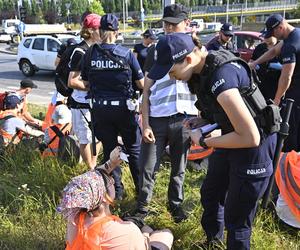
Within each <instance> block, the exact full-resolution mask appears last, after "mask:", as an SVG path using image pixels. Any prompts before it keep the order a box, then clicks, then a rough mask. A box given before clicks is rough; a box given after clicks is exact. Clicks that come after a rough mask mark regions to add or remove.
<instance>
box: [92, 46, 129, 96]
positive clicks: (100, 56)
mask: <svg viewBox="0 0 300 250" xmlns="http://www.w3.org/2000/svg"><path fill="white" fill-rule="evenodd" d="M87 53H88V54H87V57H88V59H87V62H88V63H89V73H88V79H89V83H90V91H91V94H92V96H93V98H94V99H96V100H97V99H107V100H114V99H115V100H117V99H118V100H119V99H128V98H131V97H132V95H133V93H134V90H133V87H132V71H131V68H130V66H129V64H128V62H127V58H126V57H127V55H128V53H129V49H127V48H125V47H122V46H120V45H117V46H116V47H115V48H114V49H113V51H110V50H108V49H104V48H102V47H101V45H99V44H94V45H93V46H92V47H91V48H90V49H89V51H88V52H87Z"/></svg>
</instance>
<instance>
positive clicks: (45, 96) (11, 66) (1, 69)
mask: <svg viewBox="0 0 300 250" xmlns="http://www.w3.org/2000/svg"><path fill="white" fill-rule="evenodd" d="M5 46H7V45H5V44H0V49H1V48H4V47H5ZM24 78H25V76H24V75H23V74H22V72H21V71H20V70H19V66H18V64H17V56H16V55H9V54H4V53H0V92H4V91H7V90H13V89H17V88H18V87H19V86H20V81H21V80H22V79H24ZM31 79H32V80H33V81H34V83H35V84H36V85H37V86H38V88H37V89H33V91H32V92H31V93H30V94H29V95H28V100H29V102H30V103H35V104H43V105H46V104H48V103H49V102H50V100H51V97H52V94H53V92H54V90H55V85H54V73H53V72H46V71H40V72H37V73H36V74H35V75H34V76H32V77H31Z"/></svg>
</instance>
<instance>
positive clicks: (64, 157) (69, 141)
mask: <svg viewBox="0 0 300 250" xmlns="http://www.w3.org/2000/svg"><path fill="white" fill-rule="evenodd" d="M50 128H51V129H52V130H53V131H54V132H55V134H56V135H55V137H56V136H58V137H59V144H58V154H57V158H58V159H59V160H61V161H62V162H64V163H69V164H72V165H76V164H77V163H79V161H80V148H79V142H78V140H77V139H76V138H75V137H74V136H73V135H65V134H64V133H63V132H62V131H61V130H60V129H59V128H57V127H56V126H51V127H50ZM62 130H63V128H62ZM50 143H51V142H50ZM50 143H49V144H50Z"/></svg>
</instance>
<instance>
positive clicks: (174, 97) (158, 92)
mask: <svg viewBox="0 0 300 250" xmlns="http://www.w3.org/2000/svg"><path fill="white" fill-rule="evenodd" d="M150 91H151V94H150V97H149V101H150V116H151V117H165V116H170V115H174V114H177V113H182V114H183V113H184V112H186V113H187V114H188V115H197V114H198V110H197V109H196V107H195V106H194V104H195V102H196V100H197V98H196V96H195V95H192V94H191V93H190V91H189V88H188V86H187V83H186V82H183V81H178V80H174V79H170V77H169V75H168V74H167V75H166V76H165V77H163V78H162V79H160V80H157V81H156V82H155V83H154V84H153V86H152V87H151V88H150Z"/></svg>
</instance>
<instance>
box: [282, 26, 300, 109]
mask: <svg viewBox="0 0 300 250" xmlns="http://www.w3.org/2000/svg"><path fill="white" fill-rule="evenodd" d="M281 58H282V63H283V64H288V63H296V66H295V70H294V73H293V77H292V82H291V85H290V87H289V89H288V90H287V92H286V95H285V96H286V97H289V98H292V99H294V100H295V102H296V103H297V104H298V105H299V104H300V29H299V28H295V29H294V30H293V31H292V32H291V33H290V34H289V36H288V37H287V38H286V39H285V40H284V41H283V46H282V48H281Z"/></svg>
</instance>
